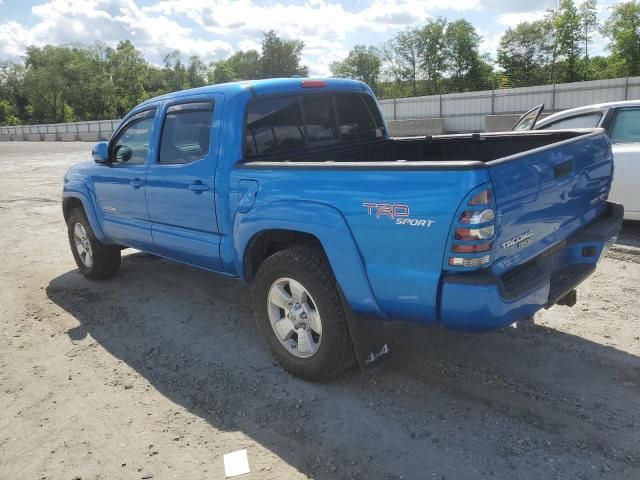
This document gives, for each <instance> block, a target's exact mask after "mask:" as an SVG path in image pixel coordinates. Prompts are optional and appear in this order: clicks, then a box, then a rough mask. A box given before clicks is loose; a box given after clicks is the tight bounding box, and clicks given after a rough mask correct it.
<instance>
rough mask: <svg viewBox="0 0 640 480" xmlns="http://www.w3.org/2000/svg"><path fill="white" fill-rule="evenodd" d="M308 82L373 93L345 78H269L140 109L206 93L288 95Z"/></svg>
mask: <svg viewBox="0 0 640 480" xmlns="http://www.w3.org/2000/svg"><path fill="white" fill-rule="evenodd" d="M307 81H322V82H325V84H326V86H325V87H311V89H313V90H318V91H319V92H318V93H320V91H321V90H322V89H324V88H326V89H327V90H332V91H336V90H344V91H358V90H359V91H365V92H369V93H371V90H370V89H369V87H368V86H367V85H366V84H365V83H363V82H360V81H357V80H348V79H344V78H318V77H314V78H306V77H305V78H302V77H294V78H268V79H264V80H241V81H238V82H229V83H217V84H214V85H206V86H204V87H198V88H190V89H188V90H180V91H177V92H171V93H167V94H164V95H160V96H158V97H154V98H150V99H149V100H145V101H144V102H142V103H141V104H140V105H139V106H138V107H142V106H144V105H148V104H150V103H155V102H158V101H162V100H170V99H175V98H180V97H186V96H190V95H197V94H203V93H204V94H206V93H221V94H224V95H228V96H233V95H238V94H242V93H244V92H245V91H246V90H247V89H250V90H251V91H252V92H253V93H254V94H255V95H269V94H274V93H288V92H292V93H293V92H296V91H302V90H303V89H304V90H308V89H309V88H308V87H303V82H307ZM136 109H137V108H136Z"/></svg>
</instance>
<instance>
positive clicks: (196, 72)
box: [186, 55, 207, 88]
mask: <svg viewBox="0 0 640 480" xmlns="http://www.w3.org/2000/svg"><path fill="white" fill-rule="evenodd" d="M206 83H207V64H206V63H204V62H203V61H202V60H201V59H200V57H198V56H197V55H194V56H192V57H191V58H189V65H188V66H187V71H186V84H187V86H188V87H189V88H195V87H202V86H203V85H206Z"/></svg>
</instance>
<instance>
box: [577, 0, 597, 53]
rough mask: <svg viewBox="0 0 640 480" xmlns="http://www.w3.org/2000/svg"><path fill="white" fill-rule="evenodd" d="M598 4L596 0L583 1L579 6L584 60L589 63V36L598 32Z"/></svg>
mask: <svg viewBox="0 0 640 480" xmlns="http://www.w3.org/2000/svg"><path fill="white" fill-rule="evenodd" d="M597 9H598V2H597V0H585V1H584V2H583V3H582V4H581V5H580V20H581V21H582V38H583V41H584V58H585V60H586V62H587V63H589V44H590V43H591V34H593V33H594V32H596V31H598V28H599V24H598V12H597Z"/></svg>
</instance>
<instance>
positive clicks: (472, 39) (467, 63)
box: [444, 19, 482, 79]
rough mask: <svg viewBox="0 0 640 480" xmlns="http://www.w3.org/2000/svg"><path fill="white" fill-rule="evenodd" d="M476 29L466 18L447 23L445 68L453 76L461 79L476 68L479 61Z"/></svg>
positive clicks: (478, 40) (478, 43)
mask: <svg viewBox="0 0 640 480" xmlns="http://www.w3.org/2000/svg"><path fill="white" fill-rule="evenodd" d="M481 40H482V37H481V36H480V35H478V33H477V32H476V29H475V27H474V26H473V25H471V24H470V23H469V22H468V21H466V20H463V19H461V20H456V21H455V22H452V23H449V25H447V30H446V32H445V36H444V44H445V50H446V53H447V69H448V70H449V71H450V72H451V75H452V76H453V77H454V78H458V79H461V78H463V77H465V76H466V75H467V74H468V73H469V72H471V71H473V70H474V69H477V67H478V65H479V63H480V54H479V48H480V41H481Z"/></svg>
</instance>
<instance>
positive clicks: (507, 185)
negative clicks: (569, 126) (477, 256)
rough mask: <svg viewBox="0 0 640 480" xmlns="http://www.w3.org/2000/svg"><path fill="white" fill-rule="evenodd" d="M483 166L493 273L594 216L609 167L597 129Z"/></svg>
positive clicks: (600, 207) (608, 178)
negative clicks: (491, 214)
mask: <svg viewBox="0 0 640 480" xmlns="http://www.w3.org/2000/svg"><path fill="white" fill-rule="evenodd" d="M488 165H489V174H490V176H491V180H492V183H493V188H494V194H495V201H496V206H497V222H496V225H497V228H498V231H497V239H496V245H495V252H496V253H495V260H494V264H493V268H494V271H496V273H501V272H503V271H506V270H508V269H510V268H511V267H512V266H515V265H518V264H520V263H523V262H525V261H527V260H529V259H530V258H533V257H534V256H536V255H538V254H539V253H541V252H542V251H544V250H546V249H547V248H549V247H550V246H552V245H554V244H556V243H557V242H559V241H561V240H563V239H564V238H566V237H568V236H569V235H570V234H571V233H572V232H574V231H575V230H577V229H578V228H580V227H581V226H583V225H585V224H586V223H588V222H589V221H591V220H593V219H594V218H595V217H596V216H597V215H599V214H600V213H601V212H602V211H603V210H604V208H605V200H606V198H607V194H608V191H609V187H610V182H611V173H612V168H613V162H612V156H611V149H610V144H609V142H608V140H607V137H606V134H605V132H604V131H602V130H596V131H594V132H593V133H585V134H584V135H580V136H577V137H575V138H572V139H569V140H565V141H561V142H558V143H555V144H551V145H549V146H548V147H544V148H539V149H535V150H532V151H529V152H525V153H523V154H521V155H516V156H513V157H507V158H505V159H503V160H496V161H494V162H490V163H489V164H488Z"/></svg>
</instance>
